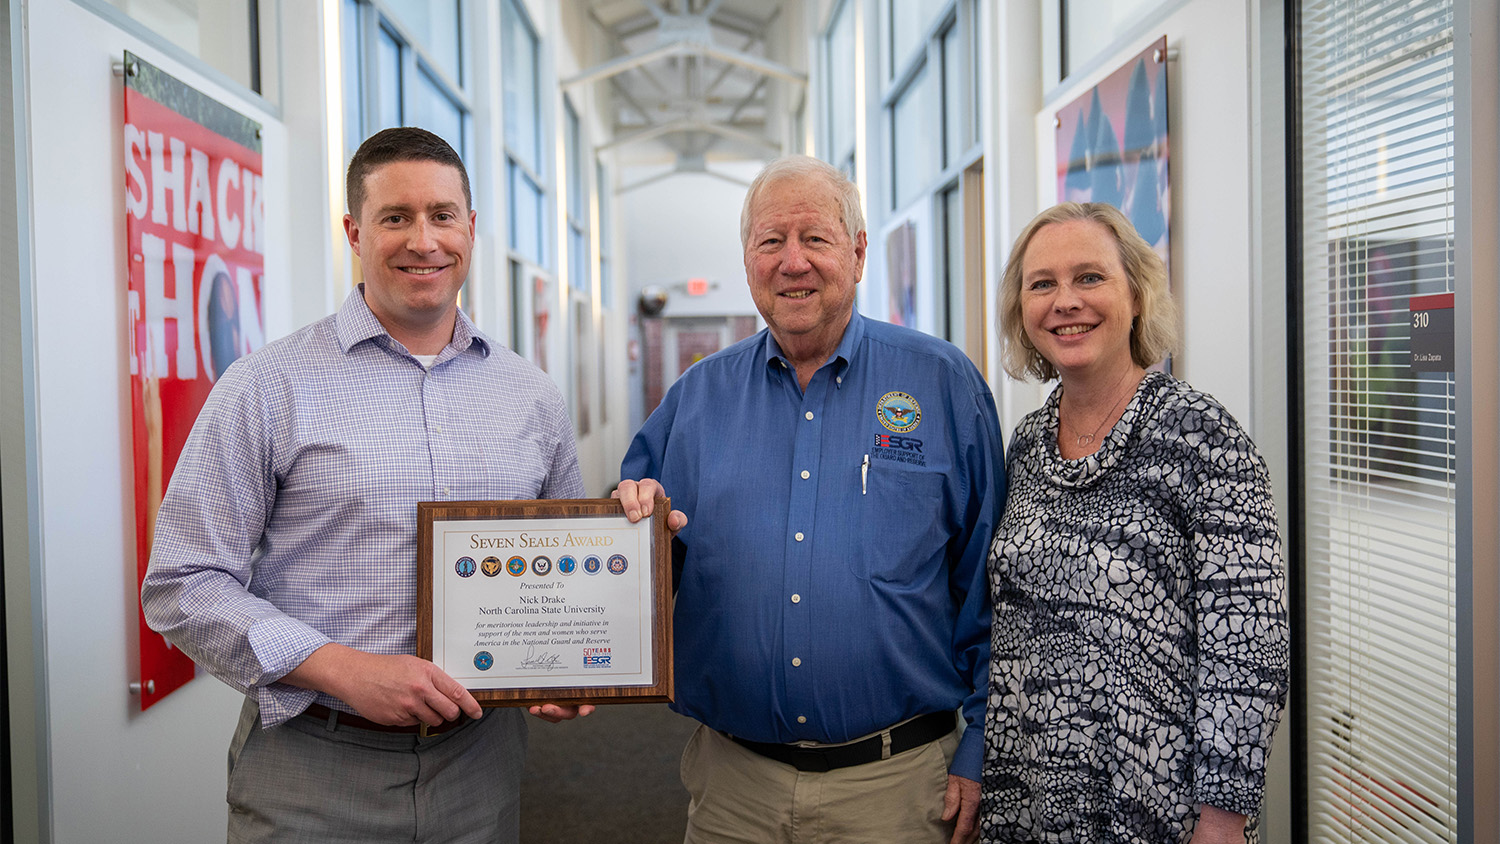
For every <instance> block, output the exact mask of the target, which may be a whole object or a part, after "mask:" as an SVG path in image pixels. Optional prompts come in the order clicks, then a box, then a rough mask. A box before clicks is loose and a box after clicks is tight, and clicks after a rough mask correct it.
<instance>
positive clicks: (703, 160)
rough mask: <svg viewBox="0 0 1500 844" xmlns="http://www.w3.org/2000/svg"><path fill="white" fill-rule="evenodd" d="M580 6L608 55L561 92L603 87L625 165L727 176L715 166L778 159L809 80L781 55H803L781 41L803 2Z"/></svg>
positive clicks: (601, 0)
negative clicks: (789, 113) (792, 110)
mask: <svg viewBox="0 0 1500 844" xmlns="http://www.w3.org/2000/svg"><path fill="white" fill-rule="evenodd" d="M580 2H582V4H583V6H584V9H585V13H586V16H587V18H588V20H589V21H591V23H592V25H593V26H595V27H596V30H597V33H598V35H599V39H598V41H599V43H602V44H603V49H604V50H606V51H607V52H606V55H605V57H604V58H602V59H601V60H600V61H599V62H598V63H596V64H594V65H593V66H592V67H589V68H587V69H585V70H584V71H583V72H582V73H579V74H577V75H575V76H573V77H571V78H568V79H564V80H563V85H564V86H565V87H568V88H576V87H579V86H587V85H593V86H596V87H595V93H596V96H599V97H601V98H602V102H604V103H606V109H607V111H608V113H609V114H610V116H611V118H612V120H613V138H612V140H610V141H609V142H607V143H606V144H605V147H606V148H613V149H615V150H617V151H618V152H617V157H618V159H619V160H620V161H622V162H625V163H627V164H651V163H657V164H669V165H671V170H669V171H668V172H667V173H665V174H663V176H662V177H665V176H667V175H671V174H673V173H678V172H690V173H698V172H707V173H710V174H714V175H723V174H721V173H715V170H714V167H713V166H712V165H713V164H714V163H715V162H724V161H746V160H749V161H763V160H768V159H771V158H774V157H776V156H777V155H779V154H781V152H782V141H783V138H784V137H785V134H786V129H785V126H786V118H785V115H784V112H785V111H786V110H787V108H788V105H787V104H788V103H790V104H793V105H795V104H796V103H799V102H800V101H801V97H802V94H803V88H804V87H805V83H806V78H807V76H806V69H805V68H803V67H792V66H789V65H787V64H784V63H782V61H780V60H778V58H774V57H779V56H782V55H786V54H800V53H801V52H804V51H800V50H787V49H785V47H786V46H787V45H786V44H785V43H784V42H785V41H786V39H787V35H786V33H787V32H788V31H795V27H789V26H788V24H789V23H790V22H789V21H788V19H787V16H788V15H797V16H800V15H801V14H802V6H801V0H580ZM658 178H660V177H658ZM725 178H730V179H731V180H732V181H739V180H738V179H735V178H732V177H728V176H725Z"/></svg>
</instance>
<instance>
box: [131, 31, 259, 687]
mask: <svg viewBox="0 0 1500 844" xmlns="http://www.w3.org/2000/svg"><path fill="white" fill-rule="evenodd" d="M125 68H126V72H125V109H124V122H125V125H124V134H123V144H122V147H123V150H122V153H123V156H124V163H125V168H124V174H125V229H126V249H127V253H126V256H125V261H126V265H127V267H128V270H127V277H128V288H127V289H128V293H127V308H128V315H127V319H128V321H129V325H128V329H129V331H128V333H129V337H130V388H131V389H130V406H131V419H132V440H133V444H132V454H133V457H134V463H135V527H136V587H137V589H139V587H140V579H141V578H142V577H144V576H145V573H146V563H147V561H148V560H149V559H150V552H151V542H152V539H153V536H154V532H155V523H156V510H157V508H158V507H159V506H160V505H161V498H162V493H163V492H164V491H165V490H166V488H167V483H168V482H169V481H170V480H171V477H172V469H173V468H174V467H175V466H176V465H177V457H178V455H179V454H181V452H182V447H183V444H184V443H185V442H186V441H187V436H188V432H189V431H190V430H192V427H193V420H194V419H196V418H197V416H198V411H199V409H200V408H202V407H203V402H204V401H205V400H206V399H207V398H208V393H209V390H211V389H213V385H214V381H215V380H216V379H218V377H219V376H220V375H222V374H223V373H224V370H225V369H226V368H227V367H228V366H229V364H230V362H232V361H233V360H234V359H235V358H238V357H240V356H241V355H245V354H248V353H249V352H251V351H254V350H255V349H257V348H259V347H260V346H262V345H264V344H265V321H264V315H263V310H262V304H261V285H262V280H263V276H264V267H265V257H264V256H265V247H266V238H265V200H264V198H263V194H262V184H263V182H262V177H261V146H260V124H258V123H255V122H253V121H251V120H250V119H248V118H246V117H245V116H243V115H241V114H239V113H238V112H235V111H233V110H231V109H229V108H228V107H226V106H224V105H223V104H221V103H219V102H217V101H215V100H212V99H210V98H208V97H206V96H204V95H203V94H201V93H199V92H198V91H195V90H193V89H192V88H189V87H188V86H187V85H185V84H184V83H182V82H181V81H179V80H177V79H175V78H173V77H171V76H168V75H167V74H166V73H164V72H162V71H161V70H159V69H157V68H155V67H153V66H151V65H150V64H148V63H147V62H144V61H142V60H141V59H140V57H138V56H135V55H132V54H131V53H128V52H127V53H126V54H125ZM137 605H139V600H137ZM139 632H140V661H141V666H140V667H141V675H140V676H141V694H140V700H141V709H147V708H149V707H150V706H152V705H153V704H155V703H156V702H157V701H159V700H161V699H162V698H163V697H165V696H166V695H168V694H170V693H171V692H172V691H174V690H176V689H178V688H180V687H181V686H182V685H183V684H184V683H186V682H187V681H189V680H191V679H193V675H194V667H193V662H192V660H190V659H188V658H187V656H186V655H185V654H183V653H182V652H181V651H178V650H176V649H175V648H173V647H172V646H171V645H170V644H168V643H167V641H166V640H165V639H164V638H162V637H161V635H159V634H157V633H154V632H152V631H151V630H150V629H149V628H147V627H146V623H145V621H144V619H142V620H141V621H140V631H139Z"/></svg>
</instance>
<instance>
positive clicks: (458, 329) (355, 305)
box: [334, 283, 490, 358]
mask: <svg viewBox="0 0 1500 844" xmlns="http://www.w3.org/2000/svg"><path fill="white" fill-rule="evenodd" d="M334 322H335V326H336V330H337V333H338V338H339V346H340V347H341V348H342V349H343V350H344V352H345V353H347V352H348V351H349V350H350V349H353V348H354V347H355V346H357V345H359V344H360V343H362V342H364V341H366V340H371V339H378V338H381V337H384V338H386V339H385V342H389V343H395V342H396V340H395V338H393V337H391V335H390V332H388V331H386V330H385V326H383V325H381V324H380V320H378V319H376V318H375V314H374V313H373V312H372V311H371V310H370V306H369V305H368V304H367V303H366V302H365V286H364V284H363V283H360V284H359V285H357V286H356V287H355V288H354V289H353V290H351V291H349V295H348V296H347V297H346V298H345V299H344V304H343V305H342V306H340V307H339V312H338V315H337V316H335V317H334ZM398 345H399V344H398ZM471 347H472V348H474V349H475V350H476V351H478V352H479V353H480V354H481V355H484V356H485V357H489V354H490V342H489V338H487V337H485V336H484V334H482V333H481V332H480V331H479V329H478V328H477V327H476V326H475V325H474V322H473V321H472V320H470V319H469V315H468V314H466V313H464V311H463V308H459V309H458V319H457V320H456V321H455V322H454V324H453V339H452V340H450V341H448V347H447V348H445V349H444V350H443V352H440V353H439V354H438V357H439V358H442V357H443V353H444V352H447V350H448V349H450V348H451V349H453V350H454V352H453V354H455V355H456V354H458V353H460V352H464V351H467V350H468V349H470V348H471ZM452 356H453V355H448V357H452Z"/></svg>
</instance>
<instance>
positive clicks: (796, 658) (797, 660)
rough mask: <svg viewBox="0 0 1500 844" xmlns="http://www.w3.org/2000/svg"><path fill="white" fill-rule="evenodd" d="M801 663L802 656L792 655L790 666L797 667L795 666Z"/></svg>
mask: <svg viewBox="0 0 1500 844" xmlns="http://www.w3.org/2000/svg"><path fill="white" fill-rule="evenodd" d="M801 664H802V657H800V656H794V657H792V667H794V668H795V667H797V666H799V665H801Z"/></svg>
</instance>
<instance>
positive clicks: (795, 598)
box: [792, 593, 802, 604]
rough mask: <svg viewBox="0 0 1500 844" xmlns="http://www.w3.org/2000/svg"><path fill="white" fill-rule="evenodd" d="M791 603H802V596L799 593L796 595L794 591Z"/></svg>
mask: <svg viewBox="0 0 1500 844" xmlns="http://www.w3.org/2000/svg"><path fill="white" fill-rule="evenodd" d="M792 603H794V604H800V603H802V596H801V595H797V594H795V593H794V594H793V595H792Z"/></svg>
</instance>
